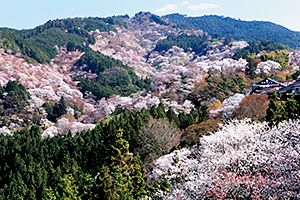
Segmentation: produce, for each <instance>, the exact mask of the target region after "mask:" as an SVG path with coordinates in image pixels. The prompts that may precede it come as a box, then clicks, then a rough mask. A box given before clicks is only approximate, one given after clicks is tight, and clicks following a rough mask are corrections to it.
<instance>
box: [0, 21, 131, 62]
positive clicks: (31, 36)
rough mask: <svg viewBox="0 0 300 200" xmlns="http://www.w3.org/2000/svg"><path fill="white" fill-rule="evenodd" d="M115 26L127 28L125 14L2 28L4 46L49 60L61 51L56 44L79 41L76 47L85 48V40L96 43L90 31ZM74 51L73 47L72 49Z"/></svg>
mask: <svg viewBox="0 0 300 200" xmlns="http://www.w3.org/2000/svg"><path fill="white" fill-rule="evenodd" d="M112 25H120V26H124V27H127V24H126V23H125V22H124V21H123V19H122V17H119V16H118V17H115V16H114V17H107V18H99V17H95V18H92V17H88V18H68V19H56V20H49V21H48V22H46V23H45V24H43V25H40V26H38V27H36V28H34V29H30V30H22V31H17V30H13V29H2V30H3V31H1V30H0V48H4V49H5V50H8V49H10V50H12V51H13V53H17V52H21V53H22V56H23V57H24V58H25V59H26V60H27V61H33V62H38V63H49V62H50V58H54V57H55V55H56V54H57V52H56V49H54V48H53V46H55V45H57V46H67V45H68V44H69V43H74V44H76V45H75V47H74V48H71V49H72V50H74V49H78V50H80V51H83V50H84V42H86V43H89V44H94V43H95V42H96V40H95V38H94V36H93V35H90V34H89V31H92V30H96V29H98V30H100V31H102V32H103V31H105V32H108V31H115V32H116V29H115V28H114V27H113V26H112ZM68 50H70V48H68Z"/></svg>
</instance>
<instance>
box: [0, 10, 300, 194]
mask: <svg viewBox="0 0 300 200" xmlns="http://www.w3.org/2000/svg"><path fill="white" fill-rule="evenodd" d="M170 22H171V23H170ZM200 29H201V30H200ZM241 39H243V40H241ZM280 40H281V41H280ZM292 43H293V44H294V46H292V45H291V44H292ZM288 45H289V46H290V47H288ZM297 45H298V33H296V32H292V31H290V30H288V29H285V28H283V27H281V26H278V25H275V24H272V23H269V22H244V21H241V20H234V19H231V18H224V17H218V16H204V17H194V18H191V17H186V16H184V15H179V14H171V15H167V16H164V17H160V16H158V15H155V14H152V13H150V12H143V11H141V12H139V13H137V14H135V15H134V16H133V17H129V16H128V15H124V16H113V17H107V18H100V17H87V18H68V19H56V20H49V21H48V22H46V23H45V24H43V25H40V26H38V27H36V28H34V29H31V30H13V29H8V28H1V29H0V200H2V199H3V200H4V199H28V200H29V199H42V200H44V199H45V200H49V199H52V200H54V199H78V200H80V199H82V200H85V199H87V200H89V199H104V200H112V199H114V200H119V199H126V200H127V199H128V200H135V199H147V200H157V199H161V200H168V199H186V200H194V199H300V193H299V191H300V186H299V185H300V183H299V181H300V176H299V175H300V174H299V170H300V169H299V166H300V156H299V152H300V134H299V130H300V127H299V113H300V98H299V94H297V92H298V91H299V90H298V89H299V88H298V87H299V79H297V78H298V76H299V74H300V70H299V66H300V50H299V49H297V48H295V49H293V48H292V47H296V46H297ZM296 79H297V80H296ZM295 80H296V81H295ZM285 85H288V87H285ZM273 86H274V87H273ZM280 87H281V89H280ZM254 89H255V90H254ZM276 91H278V93H277V92H276ZM259 92H260V94H252V93H259Z"/></svg>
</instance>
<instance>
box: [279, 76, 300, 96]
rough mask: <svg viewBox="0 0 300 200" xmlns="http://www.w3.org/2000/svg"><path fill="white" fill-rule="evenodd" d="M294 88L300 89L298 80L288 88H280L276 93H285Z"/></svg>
mask: <svg viewBox="0 0 300 200" xmlns="http://www.w3.org/2000/svg"><path fill="white" fill-rule="evenodd" d="M295 87H299V88H300V79H299V78H298V79H297V80H296V81H295V82H293V83H292V84H290V85H288V86H286V87H284V88H281V89H280V90H278V91H277V92H278V93H283V92H287V91H290V90H293V89H294V88H295Z"/></svg>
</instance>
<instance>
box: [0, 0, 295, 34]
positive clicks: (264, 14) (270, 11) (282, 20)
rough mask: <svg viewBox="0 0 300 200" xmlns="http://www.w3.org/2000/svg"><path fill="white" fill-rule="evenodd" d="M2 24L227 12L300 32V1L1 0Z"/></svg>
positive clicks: (31, 25)
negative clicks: (141, 12) (135, 15)
mask: <svg viewBox="0 0 300 200" xmlns="http://www.w3.org/2000/svg"><path fill="white" fill-rule="evenodd" d="M0 8H1V11H0V27H9V28H16V29H29V28H34V27H36V26H38V25H41V24H43V23H45V22H47V21H48V20H49V19H52V20H53V19H62V18H69V17H71V18H73V17H107V16H113V15H124V14H128V15H129V16H130V17H131V16H133V15H134V14H136V13H138V12H140V11H150V12H151V13H155V14H157V15H159V16H161V15H165V14H170V13H180V14H187V15H188V16H203V15H210V14H216V15H223V16H229V17H233V18H236V19H241V20H250V21H251V20H262V21H271V22H274V23H276V24H279V25H283V26H285V27H287V28H288V29H291V30H294V31H300V11H299V10H300V0H172V1H171V0H151V1H149V0H105V1H104V0H84V1H83V0H51V1H50V0H0Z"/></svg>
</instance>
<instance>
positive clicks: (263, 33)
mask: <svg viewBox="0 0 300 200" xmlns="http://www.w3.org/2000/svg"><path fill="white" fill-rule="evenodd" d="M163 17H165V18H167V19H169V20H170V22H171V23H173V24H176V26H177V27H179V28H182V29H186V28H193V29H201V30H203V31H205V32H207V33H208V34H210V35H213V34H218V33H221V34H222V36H223V37H224V36H227V35H228V34H229V33H231V34H232V36H233V38H234V39H236V40H241V39H243V40H246V41H249V40H259V39H261V38H263V39H267V40H273V41H275V42H278V43H282V44H284V45H288V46H290V47H291V48H295V47H297V46H300V32H298V31H292V30H290V29H288V28H286V27H284V26H282V25H279V24H276V23H273V22H268V21H256V20H254V21H245V20H238V19H234V18H231V17H224V16H219V15H205V16H200V17H187V16H186V15H182V14H179V13H174V14H169V15H165V16H163ZM259 31H260V32H259Z"/></svg>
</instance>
